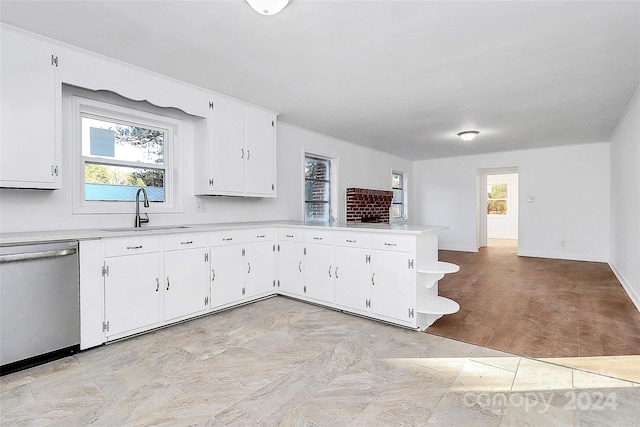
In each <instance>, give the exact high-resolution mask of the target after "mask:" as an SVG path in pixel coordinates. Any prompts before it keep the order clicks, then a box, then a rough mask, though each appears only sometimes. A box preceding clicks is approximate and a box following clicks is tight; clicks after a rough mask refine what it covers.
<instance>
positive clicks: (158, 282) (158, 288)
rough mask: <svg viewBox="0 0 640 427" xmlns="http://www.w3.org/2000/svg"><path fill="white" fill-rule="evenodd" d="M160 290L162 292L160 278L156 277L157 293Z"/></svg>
mask: <svg viewBox="0 0 640 427" xmlns="http://www.w3.org/2000/svg"><path fill="white" fill-rule="evenodd" d="M158 290H160V278H159V277H156V292H158Z"/></svg>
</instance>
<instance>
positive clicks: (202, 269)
mask: <svg viewBox="0 0 640 427" xmlns="http://www.w3.org/2000/svg"><path fill="white" fill-rule="evenodd" d="M185 241H191V240H186V239H185ZM164 278H165V280H164V282H163V283H162V286H163V288H164V320H166V321H171V320H177V319H179V318H183V317H185V316H189V315H192V314H195V313H199V312H203V311H205V310H207V309H208V308H209V254H208V252H207V250H206V249H204V248H194V249H182V250H173V251H168V252H165V254H164Z"/></svg>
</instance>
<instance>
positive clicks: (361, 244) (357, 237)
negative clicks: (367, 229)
mask: <svg viewBox="0 0 640 427" xmlns="http://www.w3.org/2000/svg"><path fill="white" fill-rule="evenodd" d="M334 237H335V242H336V246H348V247H352V248H368V247H369V235H367V234H366V233H335V235H334Z"/></svg>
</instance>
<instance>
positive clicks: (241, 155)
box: [240, 148, 244, 159]
mask: <svg viewBox="0 0 640 427" xmlns="http://www.w3.org/2000/svg"><path fill="white" fill-rule="evenodd" d="M240 150H242V154H240V158H241V159H244V148H241V149H240Z"/></svg>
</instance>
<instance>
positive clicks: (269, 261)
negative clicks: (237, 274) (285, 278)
mask: <svg viewBox="0 0 640 427" xmlns="http://www.w3.org/2000/svg"><path fill="white" fill-rule="evenodd" d="M245 263H246V265H245V268H246V269H245V273H246V274H245V289H246V293H245V295H246V296H247V297H253V296H256V295H261V294H265V293H269V292H274V291H275V289H274V281H275V278H276V269H275V252H274V251H273V242H268V241H267V242H257V243H248V244H246V245H245Z"/></svg>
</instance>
